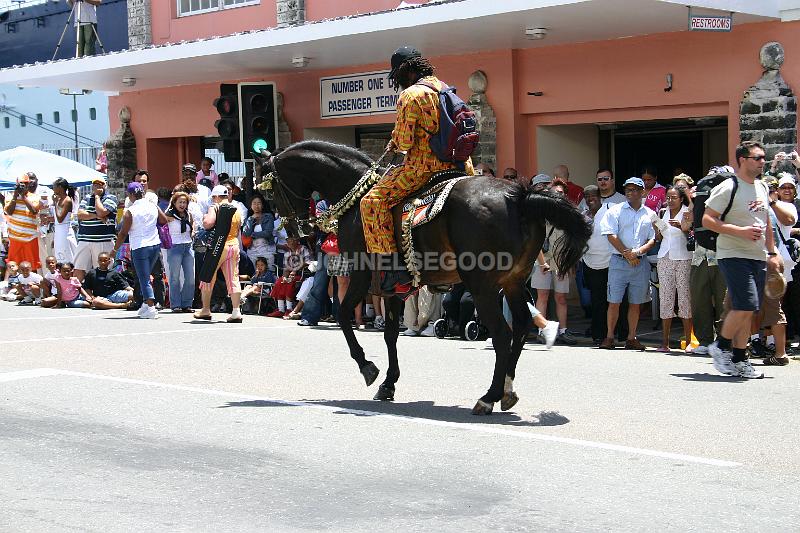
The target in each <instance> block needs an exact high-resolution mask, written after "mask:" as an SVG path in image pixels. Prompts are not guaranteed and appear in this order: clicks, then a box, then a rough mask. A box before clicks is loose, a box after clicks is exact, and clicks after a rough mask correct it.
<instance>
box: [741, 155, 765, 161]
mask: <svg viewBox="0 0 800 533" xmlns="http://www.w3.org/2000/svg"><path fill="white" fill-rule="evenodd" d="M744 158H745V159H752V160H753V161H764V160H765V159H767V156H764V155H746V156H744Z"/></svg>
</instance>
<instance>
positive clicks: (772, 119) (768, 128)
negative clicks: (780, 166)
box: [739, 42, 797, 170]
mask: <svg viewBox="0 0 800 533" xmlns="http://www.w3.org/2000/svg"><path fill="white" fill-rule="evenodd" d="M760 60H761V66H762V67H764V74H763V75H762V76H761V79H760V80H758V81H757V82H756V84H755V85H753V86H752V87H750V88H749V89H748V90H747V91H745V93H744V98H742V103H741V105H740V106H739V135H740V137H741V140H742V141H759V142H761V143H763V144H764V148H765V149H766V152H767V159H772V158H773V157H774V155H775V154H776V153H777V152H780V151H785V152H787V153H789V152H791V151H792V150H794V148H795V146H796V144H797V98H796V97H795V96H794V94H793V93H792V89H791V88H790V87H789V86H788V85H787V84H786V82H785V81H784V80H783V77H781V73H780V69H781V66H782V65H783V60H784V52H783V47H782V46H781V45H780V43H777V42H769V43H767V44H765V45H764V46H762V47H761V53H760ZM789 170H791V166H790V167H789Z"/></svg>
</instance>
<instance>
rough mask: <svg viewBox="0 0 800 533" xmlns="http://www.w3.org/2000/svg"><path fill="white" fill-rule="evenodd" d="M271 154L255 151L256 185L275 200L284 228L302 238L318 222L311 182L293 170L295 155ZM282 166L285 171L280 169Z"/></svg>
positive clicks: (289, 233) (266, 195) (309, 232)
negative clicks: (313, 214) (312, 208)
mask: <svg viewBox="0 0 800 533" xmlns="http://www.w3.org/2000/svg"><path fill="white" fill-rule="evenodd" d="M285 153H287V152H283V153H281V154H274V155H273V154H271V153H269V152H267V151H266V150H263V151H262V153H261V154H253V158H254V160H255V164H254V165H253V168H254V174H255V176H254V183H255V188H256V189H258V190H259V191H261V192H262V194H263V195H264V197H265V198H267V199H268V200H273V201H274V202H275V207H276V209H277V211H278V216H280V217H281V219H282V222H283V227H284V229H286V233H287V235H288V236H290V237H294V238H300V237H305V236H307V235H311V234H312V233H313V231H314V225H313V223H312V221H311V215H310V213H309V206H310V203H309V202H310V200H311V193H312V192H313V191H312V189H311V185H309V184H308V183H307V182H306V180H304V179H302V177H300V176H299V175H297V173H295V172H292V168H291V164H290V163H291V158H288V161H283V159H287V158H283V157H281V156H282V155H283V154H285ZM279 168H280V169H281V174H279V173H278V169H279Z"/></svg>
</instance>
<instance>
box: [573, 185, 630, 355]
mask: <svg viewBox="0 0 800 533" xmlns="http://www.w3.org/2000/svg"><path fill="white" fill-rule="evenodd" d="M583 198H584V200H585V201H586V205H587V211H586V217H587V218H589V219H591V220H592V236H591V238H590V239H589V242H588V243H586V244H587V248H586V252H585V253H584V255H583V259H582V261H583V280H584V283H585V286H586V288H587V289H589V293H590V295H591V296H590V300H591V310H592V325H591V333H592V340H593V341H594V342H595V343H596V344H600V342H602V341H603V339H605V338H606V331H607V326H608V324H607V320H606V316H607V313H608V295H607V293H608V264H609V263H610V262H611V246H610V245H609V243H608V238H607V237H606V236H605V235H603V234H602V232H601V231H600V222H601V221H602V220H603V217H604V216H605V214H606V213H608V208H609V207H610V206H611V204H610V203H602V197H601V196H600V189H599V188H598V187H597V186H596V185H588V186H587V187H586V188H585V189H583ZM620 314H621V315H622V316H627V314H628V302H627V299H624V300H623V302H622V304H621V305H620ZM617 332H618V335H617V338H620V339H624V338H626V337H627V336H628V328H627V322H626V321H625V320H622V321H619V322H618V327H617ZM611 336H612V337H613V335H611Z"/></svg>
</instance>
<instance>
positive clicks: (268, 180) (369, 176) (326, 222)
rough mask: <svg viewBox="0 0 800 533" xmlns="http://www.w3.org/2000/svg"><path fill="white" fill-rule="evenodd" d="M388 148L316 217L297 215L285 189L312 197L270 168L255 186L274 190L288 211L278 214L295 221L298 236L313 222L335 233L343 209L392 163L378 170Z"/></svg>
mask: <svg viewBox="0 0 800 533" xmlns="http://www.w3.org/2000/svg"><path fill="white" fill-rule="evenodd" d="M390 151H391V150H388V149H387V150H386V151H385V152H383V154H382V155H381V156H380V157H379V158H378V160H377V161H375V162H374V163H373V164H372V165H371V166H370V167H369V168H368V169H367V171H366V172H364V175H362V176H361V178H360V179H359V180H358V182H357V183H356V184H355V185H354V186H353V188H352V189H350V190H349V191H348V192H347V194H345V195H344V197H343V198H342V199H341V200H339V201H338V202H336V204H334V205H333V206H332V207H330V208H329V209H328V210H327V211H325V213H323V214H321V215H320V216H319V217H316V218H314V217H311V216H309V217H307V218H300V217H299V216H297V212H296V211H295V209H294V207H293V206H292V203H291V202H290V201H289V197H288V196H287V194H286V193H287V192H288V193H289V194H291V195H292V196H294V197H295V198H296V199H298V200H301V201H308V200H310V199H311V197H310V196H309V197H308V198H305V197H303V196H301V195H299V194H297V193H296V192H295V191H293V190H292V189H291V188H290V187H289V185H288V184H287V183H286V182H285V180H282V179H281V178H280V177H279V176H278V172H277V171H272V172H270V173H269V174H267V175H265V176H263V178H262V182H261V183H259V184H258V185H257V186H256V188H257V189H259V190H262V191H265V192H269V193H273V194H275V193H277V194H278V196H279V198H280V200H281V201H282V202H283V203H284V204H285V206H286V210H287V211H288V212H287V214H286V215H287V216H281V217H280V218H281V219H288V220H291V221H293V222H294V223H295V224H296V225H297V229H298V232H299V233H300V237H306V236H308V235H309V234H310V230H309V231H308V232H306V231H305V230H304V229H303V228H310V227H312V226H314V225H316V226H317V227H318V228H320V229H321V230H322V231H325V232H328V233H336V232H337V230H338V219H339V217H341V216H342V215H343V214H344V213H346V212H347V211H348V210H349V209H350V208H351V207H353V205H354V204H355V203H356V202H358V201H359V200H360V199H361V197H362V196H364V195H365V194H366V193H367V191H369V190H370V189H371V188H372V186H373V185H375V184H376V183H377V182H378V180H380V179H381V178H382V177H384V176H385V175H386V173H388V172H389V170H391V168H392V166H391V165H390V166H389V167H388V168H387V169H386V172H384V173H383V174H378V172H377V170H378V167H379V166H380V163H381V161H383V159H384V157H386V155H387V154H388V153H389V152H390Z"/></svg>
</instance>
